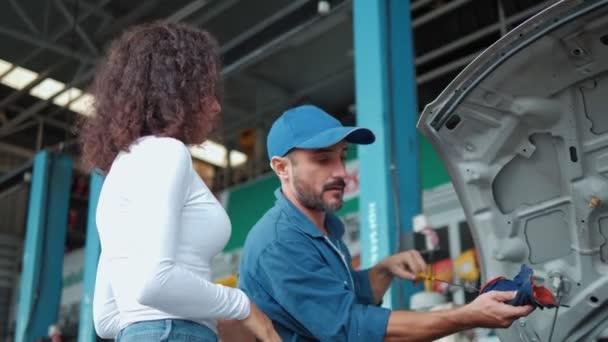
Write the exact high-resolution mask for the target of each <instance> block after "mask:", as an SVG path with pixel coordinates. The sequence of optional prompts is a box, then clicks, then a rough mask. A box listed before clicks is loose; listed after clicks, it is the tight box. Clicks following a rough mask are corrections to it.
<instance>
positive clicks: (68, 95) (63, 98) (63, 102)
mask: <svg viewBox="0 0 608 342" xmlns="http://www.w3.org/2000/svg"><path fill="white" fill-rule="evenodd" d="M80 95H82V90H80V89H78V88H70V89H68V90H66V91H64V92H63V93H61V94H59V96H57V97H56V98H55V99H53V103H54V104H56V105H58V106H62V107H65V106H67V105H68V104H69V103H70V102H72V101H74V100H76V99H77V98H78V97H80Z"/></svg>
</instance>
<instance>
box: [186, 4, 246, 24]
mask: <svg viewBox="0 0 608 342" xmlns="http://www.w3.org/2000/svg"><path fill="white" fill-rule="evenodd" d="M239 1H241V0H222V1H221V2H219V3H217V5H216V6H213V7H211V8H210V9H209V10H207V11H205V13H204V14H203V15H201V16H200V17H198V18H197V19H194V20H192V24H194V25H199V26H201V25H205V24H206V23H207V22H208V21H209V20H211V19H213V18H215V17H217V16H218V15H220V14H221V13H222V12H224V11H225V10H227V9H229V8H230V7H232V6H233V5H235V4H236V3H238V2H239Z"/></svg>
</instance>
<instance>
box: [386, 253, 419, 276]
mask: <svg viewBox="0 0 608 342" xmlns="http://www.w3.org/2000/svg"><path fill="white" fill-rule="evenodd" d="M379 266H380V267H381V270H383V271H384V272H386V273H387V274H389V275H391V276H397V277H399V278H403V279H408V280H416V275H417V274H419V273H426V271H427V264H426V262H425V261H424V259H423V258H422V255H420V252H418V251H416V250H411V251H406V252H401V253H397V254H394V255H391V256H390V257H388V258H386V259H384V260H382V261H381V262H380V264H379Z"/></svg>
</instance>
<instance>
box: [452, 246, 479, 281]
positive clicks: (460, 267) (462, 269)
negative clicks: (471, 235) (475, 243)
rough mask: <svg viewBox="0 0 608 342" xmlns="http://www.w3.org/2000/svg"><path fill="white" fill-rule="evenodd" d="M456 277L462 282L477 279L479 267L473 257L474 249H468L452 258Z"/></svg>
mask: <svg viewBox="0 0 608 342" xmlns="http://www.w3.org/2000/svg"><path fill="white" fill-rule="evenodd" d="M454 268H455V269H456V275H457V277H458V278H459V279H460V280H461V281H464V282H471V283H472V282H475V281H477V280H479V267H478V266H477V261H476V258H475V250H474V249H469V250H467V251H465V252H463V253H462V254H460V255H459V256H458V257H456V259H454Z"/></svg>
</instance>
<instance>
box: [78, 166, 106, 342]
mask: <svg viewBox="0 0 608 342" xmlns="http://www.w3.org/2000/svg"><path fill="white" fill-rule="evenodd" d="M102 185H103V177H102V176H101V175H100V174H99V173H97V172H93V173H92V174H91V185H90V187H89V188H90V191H89V211H88V214H87V236H86V242H85V250H84V271H83V273H84V274H83V276H82V299H81V301H80V321H79V322H78V342H94V341H96V340H97V334H96V333H95V326H94V325H93V294H94V292H95V278H96V275H97V263H98V262H99V254H100V252H101V246H100V244H99V235H98V234H97V224H96V222H95V213H96V212H97V202H98V200H99V194H100V192H101V186H102Z"/></svg>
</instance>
